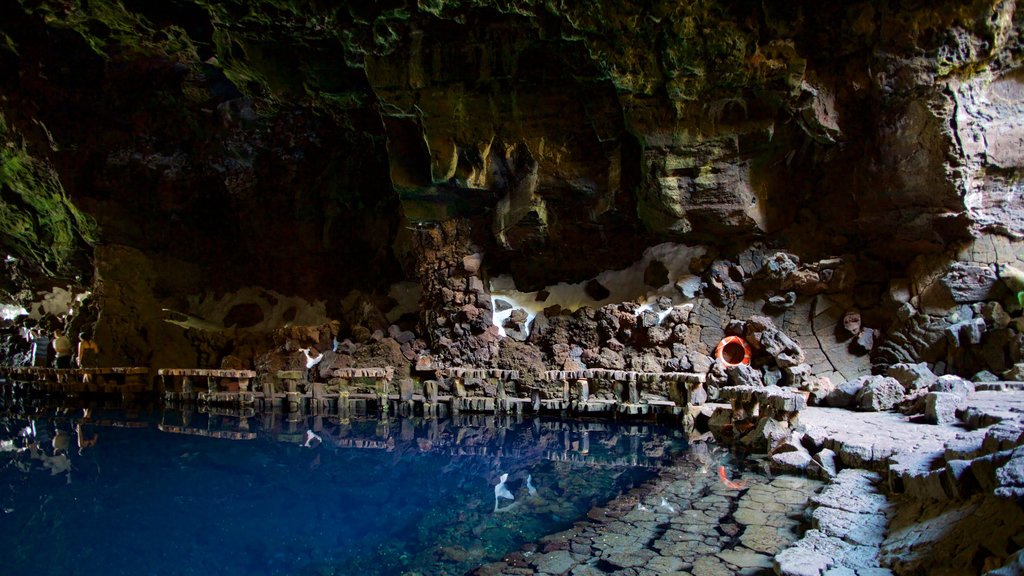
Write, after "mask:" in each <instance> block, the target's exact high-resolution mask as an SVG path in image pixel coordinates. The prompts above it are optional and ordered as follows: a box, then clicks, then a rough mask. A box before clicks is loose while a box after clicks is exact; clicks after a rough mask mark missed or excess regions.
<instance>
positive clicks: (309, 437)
mask: <svg viewBox="0 0 1024 576" xmlns="http://www.w3.org/2000/svg"><path fill="white" fill-rule="evenodd" d="M314 440H315V441H316V443H314V442H313V441H314ZM323 441H324V439H323V438H321V437H319V436H317V435H316V433H315V432H313V431H312V430H306V442H305V444H303V445H302V447H303V448H316V447H317V446H319V445H320V443H321V442H323Z"/></svg>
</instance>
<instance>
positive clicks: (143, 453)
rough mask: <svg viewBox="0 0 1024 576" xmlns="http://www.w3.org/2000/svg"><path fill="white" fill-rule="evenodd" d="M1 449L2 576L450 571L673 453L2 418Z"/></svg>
mask: <svg viewBox="0 0 1024 576" xmlns="http://www.w3.org/2000/svg"><path fill="white" fill-rule="evenodd" d="M33 424H34V428H35V430H34V433H33V431H32V427H33ZM306 430H310V431H313V432H314V433H315V434H317V436H318V437H319V438H320V439H322V441H318V440H317V439H316V438H314V439H313V440H312V441H311V442H310V443H309V446H305V445H304V444H306V442H305V440H306V439H307V438H308V436H307V434H306ZM213 436H223V437H213ZM230 436H234V437H235V438H236V439H231V438H229V437H230ZM0 440H2V442H3V444H2V446H0V448H2V452H0V508H2V514H0V558H2V560H0V566H2V569H0V573H2V574H4V575H5V576H21V575H25V576H29V575H31V576H41V575H61V576H72V575H82V576H87V575H88V576H92V575H116V574H125V575H133V576H137V575H160V576H174V575H182V576H186V575H187V576H192V575H243V574H244V575H262V574H269V575H278V574H280V575H319V576H329V575H341V574H360V575H374V574H463V573H465V571H466V570H469V569H471V568H472V567H474V566H477V565H479V564H481V563H484V562H488V561H492V560H495V559H498V558H500V557H501V556H503V555H504V554H507V553H509V552H512V551H514V550H517V549H519V548H520V547H521V546H522V545H523V544H524V543H527V542H532V541H535V540H537V539H539V538H540V537H542V536H544V535H546V534H550V533H552V532H555V531H558V530H561V529H564V528H565V527H567V526H569V525H571V524H572V523H573V522H574V521H576V520H578V519H580V518H581V517H583V516H584V515H585V514H586V513H587V511H588V510H589V509H590V508H591V507H592V506H594V505H600V504H602V503H604V502H606V501H608V500H609V499H611V498H613V497H614V496H616V495H618V494H620V493H621V492H623V491H624V490H627V489H628V488H630V487H631V486H633V485H635V484H637V483H639V482H642V481H644V480H646V479H648V478H650V477H651V476H652V475H653V474H654V471H655V470H656V468H657V467H658V466H659V465H661V464H663V463H667V462H670V461H671V460H672V459H673V458H674V457H675V456H676V455H677V454H678V453H679V452H681V451H682V450H684V449H685V447H686V444H685V440H684V439H683V435H682V433H681V432H680V431H678V430H671V429H667V428H660V427H656V426H650V425H623V426H617V425H615V424H613V423H585V422H560V421H555V420H540V419H526V420H521V421H516V420H515V419H513V418H498V417H493V416H488V417H483V416H464V417H462V418H457V419H452V420H442V421H437V420H424V419H418V418H409V419H391V420H384V421H381V420H376V419H363V420H351V421H340V420H337V419H335V420H330V419H312V418H310V419H304V420H301V421H294V422H287V421H285V419H284V417H282V416H280V415H278V416H276V417H275V416H270V417H263V418H260V417H252V418H231V417H218V416H207V415H203V414H189V413H180V412H162V411H154V412H149V413H145V412H143V413H128V412H123V411H111V410H107V411H104V410H100V409H93V410H91V411H89V412H88V413H86V412H84V411H83V410H81V409H64V410H57V411H54V410H50V411H44V412H42V413H37V414H33V415H32V416H31V417H30V416H27V415H12V414H11V413H10V412H8V414H7V415H6V416H4V417H3V418H0ZM93 441H95V442H94V443H93ZM80 446H81V447H80ZM502 474H508V475H509V477H508V481H507V484H506V486H507V487H508V488H509V490H510V492H512V494H513V495H514V496H515V500H507V499H501V500H500V501H499V502H498V504H499V505H500V508H499V510H498V511H497V512H496V511H495V490H494V487H495V485H496V484H498V482H499V478H500V476H501V475H502ZM528 475H529V476H530V480H531V484H532V485H533V486H534V487H535V488H536V493H535V494H530V491H529V489H528V486H527V476H528Z"/></svg>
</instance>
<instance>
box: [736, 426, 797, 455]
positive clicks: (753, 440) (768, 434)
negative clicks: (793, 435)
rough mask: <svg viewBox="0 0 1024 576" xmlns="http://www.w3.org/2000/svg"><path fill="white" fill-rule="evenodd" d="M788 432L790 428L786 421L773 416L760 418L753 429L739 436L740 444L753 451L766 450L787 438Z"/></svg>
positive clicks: (761, 451)
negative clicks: (780, 420)
mask: <svg viewBox="0 0 1024 576" xmlns="http://www.w3.org/2000/svg"><path fill="white" fill-rule="evenodd" d="M789 434H790V428H789V424H787V423H786V422H779V421H778V420H775V419H774V418H761V419H760V420H758V421H757V426H755V427H754V429H753V430H751V431H750V432H748V433H746V434H745V435H743V436H742V437H741V438H740V444H742V445H743V446H746V447H747V448H749V449H750V450H753V451H755V452H759V453H763V452H768V451H770V450H771V449H772V448H774V447H775V445H776V444H778V443H779V442H781V441H783V440H785V439H786V438H788V437H789Z"/></svg>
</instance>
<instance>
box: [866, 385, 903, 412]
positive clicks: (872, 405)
mask: <svg viewBox="0 0 1024 576" xmlns="http://www.w3.org/2000/svg"><path fill="white" fill-rule="evenodd" d="M903 394H904V389H903V385H902V384H900V383H899V381H898V380H896V379H895V378H889V377H887V376H872V377H870V378H869V379H868V380H867V381H866V383H865V385H864V386H863V387H862V388H861V389H860V390H858V391H857V396H856V398H855V401H854V402H855V404H856V405H857V407H858V408H859V409H861V410H872V411H875V412H880V411H883V410H890V409H892V408H893V407H894V406H896V404H898V403H899V402H900V400H902V399H903Z"/></svg>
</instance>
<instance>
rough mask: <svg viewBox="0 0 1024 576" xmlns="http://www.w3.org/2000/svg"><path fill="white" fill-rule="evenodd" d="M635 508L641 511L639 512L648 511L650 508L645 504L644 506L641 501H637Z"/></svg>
mask: <svg viewBox="0 0 1024 576" xmlns="http://www.w3.org/2000/svg"><path fill="white" fill-rule="evenodd" d="M636 509H637V510H639V511H641V512H650V511H651V509H650V508H648V507H647V506H644V503H643V502H637V504H636Z"/></svg>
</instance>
